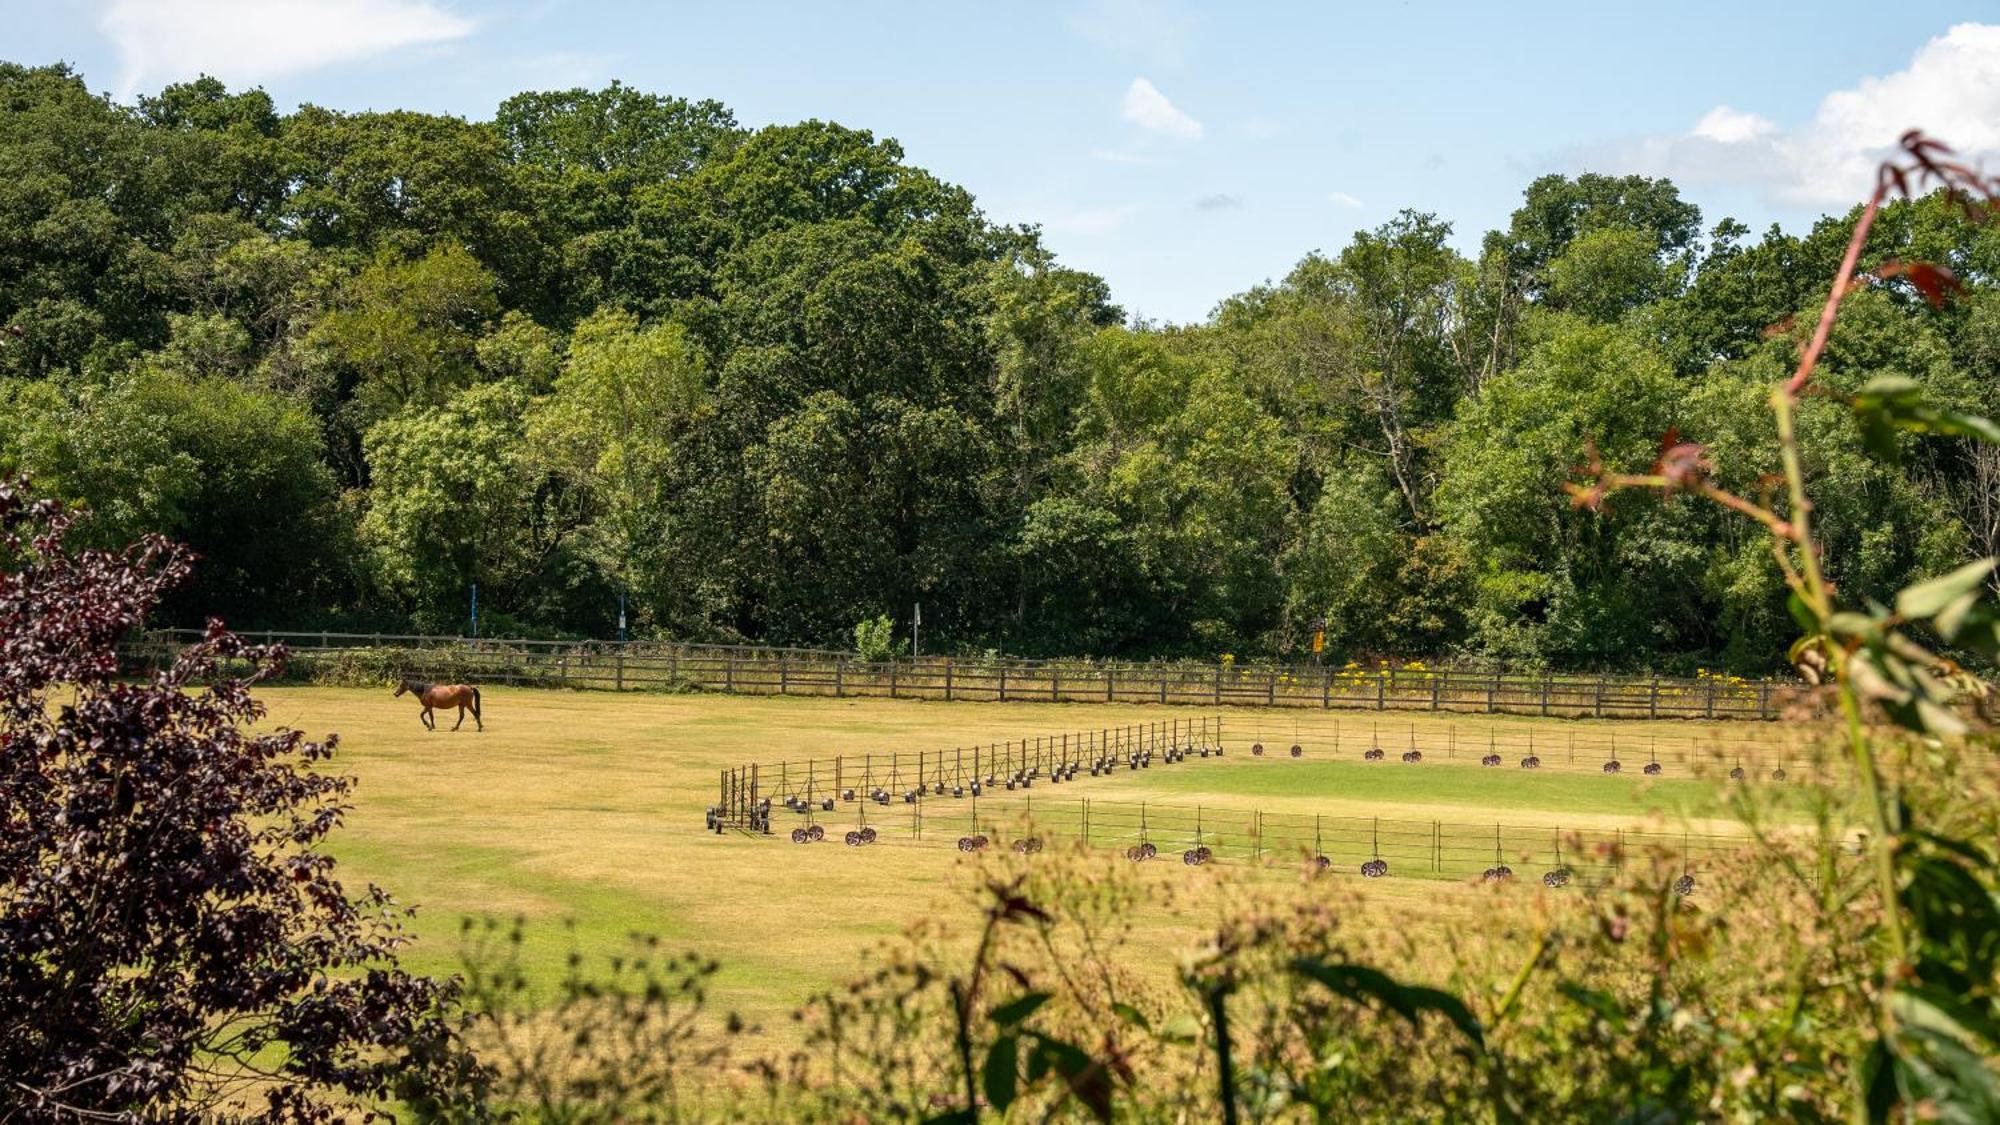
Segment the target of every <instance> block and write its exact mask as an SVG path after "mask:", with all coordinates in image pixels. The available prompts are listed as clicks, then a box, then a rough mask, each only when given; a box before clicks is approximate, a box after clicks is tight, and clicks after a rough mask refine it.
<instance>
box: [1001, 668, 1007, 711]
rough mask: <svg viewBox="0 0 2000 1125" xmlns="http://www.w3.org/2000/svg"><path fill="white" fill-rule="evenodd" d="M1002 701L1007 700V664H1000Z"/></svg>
mask: <svg viewBox="0 0 2000 1125" xmlns="http://www.w3.org/2000/svg"><path fill="white" fill-rule="evenodd" d="M1000 702H1002V703H1005V702H1007V665H1005V664H1002V665H1000Z"/></svg>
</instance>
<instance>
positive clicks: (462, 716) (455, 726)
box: [451, 703, 465, 730]
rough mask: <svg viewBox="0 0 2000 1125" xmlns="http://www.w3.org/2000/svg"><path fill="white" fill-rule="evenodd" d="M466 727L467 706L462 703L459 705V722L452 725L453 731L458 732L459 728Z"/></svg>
mask: <svg viewBox="0 0 2000 1125" xmlns="http://www.w3.org/2000/svg"><path fill="white" fill-rule="evenodd" d="M464 725H465V704H463V703H461V704H459V705H458V721H457V722H455V723H453V724H451V729H453V730H457V729H458V728H460V727H462V726H464Z"/></svg>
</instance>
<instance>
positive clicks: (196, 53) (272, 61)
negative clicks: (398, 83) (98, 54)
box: [98, 0, 473, 96]
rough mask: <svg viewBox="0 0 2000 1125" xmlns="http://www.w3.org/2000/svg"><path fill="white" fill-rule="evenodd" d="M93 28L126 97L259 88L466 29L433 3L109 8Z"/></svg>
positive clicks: (150, 3)
mask: <svg viewBox="0 0 2000 1125" xmlns="http://www.w3.org/2000/svg"><path fill="white" fill-rule="evenodd" d="M98 25H99V27H100V28H102V30H103V31H104V33H105V34H106V35H107V36H109V37H110V39H111V41H112V43H113V44H115V45H116V46H117V48H118V54H119V58H120V60H121V61H122V62H123V63H124V65H125V70H124V75H123V79H122V91H121V92H122V93H123V94H125V95H127V96H129V95H131V94H132V93H134V92H136V91H138V90H140V89H141V88H142V87H144V86H150V85H164V84H165V83H168V82H179V81H183V80H186V79H190V78H194V77H195V76H196V75H198V74H212V75H214V76H216V77H218V78H221V79H224V80H226V81H229V82H232V83H254V82H261V81H263V80H265V79H268V78H274V77H277V76H280V75H285V74H296V73H298V72H300V71H306V70H314V69H317V68H319V67H323V66H330V65H332V64H335V63H343V62H353V61H355V60H358V59H364V58H368V57H370V56H374V55H379V54H383V53H385V52H388V51H394V50H397V49H400V48H404V47H414V46H421V45H426V44H437V43H446V42H450V41H452V40H455V39H462V38H464V37H465V36H467V35H470V34H472V30H473V22H472V21H471V20H469V19H466V18H464V17H462V16H458V15H455V14H453V13H452V12H451V11H449V10H447V9H446V8H444V7H441V6H440V5H438V4H435V3H432V2H430V0H113V2H112V3H111V4H110V5H109V6H107V7H106V8H105V10H104V14H103V15H102V17H101V18H100V19H99V21H98Z"/></svg>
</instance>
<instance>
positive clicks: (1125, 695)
mask: <svg viewBox="0 0 2000 1125" xmlns="http://www.w3.org/2000/svg"><path fill="white" fill-rule="evenodd" d="M242 635H243V636H244V637H245V638H247V639H249V640H251V641H257V642H265V643H282V644H284V645H285V646H286V647H287V648H289V649H291V650H292V652H293V653H294V654H295V664H296V665H298V666H299V667H300V668H302V669H303V670H304V671H305V672H306V673H307V674H311V673H312V672H313V670H314V669H315V667H318V666H323V665H327V664H333V663H337V662H341V661H346V662H348V663H349V665H350V666H353V667H366V668H368V669H372V670H374V671H377V672H379V673H380V674H382V675H409V676H412V677H425V676H433V677H436V678H447V677H448V678H464V679H473V680H477V681H479V682H483V683H504V684H534V685H545V686H562V687H574V688H591V689H602V690H610V691H644V690H700V691H719V692H733V693H740V694H751V695H807V696H832V697H848V696H858V697H859V696H879V697H885V698H890V699H938V700H978V701H999V702H1016V701H1018V702H1044V703H1093V702H1094V703H1159V704H1188V705H1198V706H1226V705H1247V706H1262V707H1299V708H1320V709H1327V710H1331V709H1336V708H1340V709H1365V710H1374V711H1391V710H1398V711H1439V712H1459V713H1468V712H1469V713H1483V714H1513V715H1546V716H1559V717H1568V718H1576V717H1592V718H1603V719H1775V718H1778V717H1779V716H1780V715H1782V714H1784V713H1785V711H1786V710H1787V708H1789V707H1790V706H1792V705H1793V704H1795V703H1799V702H1802V701H1804V700H1806V699H1807V689H1806V688H1805V687H1804V685H1802V684H1800V683H1798V682H1797V681H1789V682H1780V681H1774V680H1754V681H1749V680H1741V679H1733V678H1719V677H1702V678H1685V677H1670V676H1630V675H1623V676H1620V675H1596V676H1577V675H1560V674H1554V673H1519V672H1499V671H1482V670H1474V669H1453V668H1441V669H1429V668H1419V667H1410V666H1405V667H1402V668H1397V667H1394V666H1385V667H1382V668H1324V667H1318V666H1314V665H1236V664H1227V663H1216V664H1201V663H1121V662H1111V661H1080V660H1078V661H1064V660H1017V659H1009V658H962V657H925V658H923V659H921V660H915V661H909V660H899V661H886V662H868V661H863V660H861V659H859V658H858V657H857V656H855V655H854V654H852V653H844V652H837V651H832V650H824V649H799V648H763V647H751V646H728V645H690V644H664V643H658V642H650V641H631V642H605V641H588V642H576V641H534V640H489V639H480V640H471V639H468V638H463V637H434V636H417V635H406V634H405V635H399V634H392V633H337V632H258V631H253V632H246V633H244V634H242ZM198 637H199V633H198V632H196V631H193V630H163V631H158V632H154V633H149V634H147V635H146V636H145V638H144V639H143V640H141V641H139V642H137V643H136V644H134V645H133V646H131V655H132V657H133V659H135V660H137V661H141V662H143V661H148V660H160V659H164V658H167V657H169V656H170V655H171V654H172V652H173V651H174V650H175V649H177V648H178V647H180V646H182V645H185V644H187V643H189V642H191V641H192V640H194V639H197V638H198Z"/></svg>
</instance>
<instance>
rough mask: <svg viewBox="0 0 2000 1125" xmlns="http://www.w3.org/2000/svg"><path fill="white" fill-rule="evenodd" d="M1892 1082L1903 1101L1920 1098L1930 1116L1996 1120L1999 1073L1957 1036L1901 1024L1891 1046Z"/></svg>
mask: <svg viewBox="0 0 2000 1125" xmlns="http://www.w3.org/2000/svg"><path fill="white" fill-rule="evenodd" d="M1894 1055H1895V1063H1896V1085H1897V1088H1898V1090H1899V1092H1900V1093H1901V1094H1902V1095H1903V1098H1904V1100H1905V1102H1906V1103H1915V1102H1923V1103H1925V1104H1926V1106H1927V1108H1928V1109H1929V1110H1930V1112H1929V1113H1928V1114H1927V1115H1926V1116H1927V1117H1928V1118H1929V1119H1931V1120H1942V1121H1996V1120H2000V1074H1996V1073H1995V1071H1994V1068H1993V1067H1992V1066H1991V1065H1989V1064H1988V1063H1987V1060H1986V1058H1985V1056H1983V1055H1982V1054H1980V1053H1979V1052H1977V1051H1975V1050H1973V1049H1972V1048H1970V1047H1968V1046H1967V1045H1966V1044H1964V1043H1963V1042H1961V1041H1959V1040H1958V1039H1957V1038H1956V1037H1954V1036H1952V1035H1949V1034H1947V1033H1945V1032H1942V1031H1938V1030H1935V1029H1932V1028H1928V1027H1905V1028H1903V1029H1902V1032H1901V1034H1900V1035H1898V1037H1897V1043H1896V1045H1895V1051H1894Z"/></svg>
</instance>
